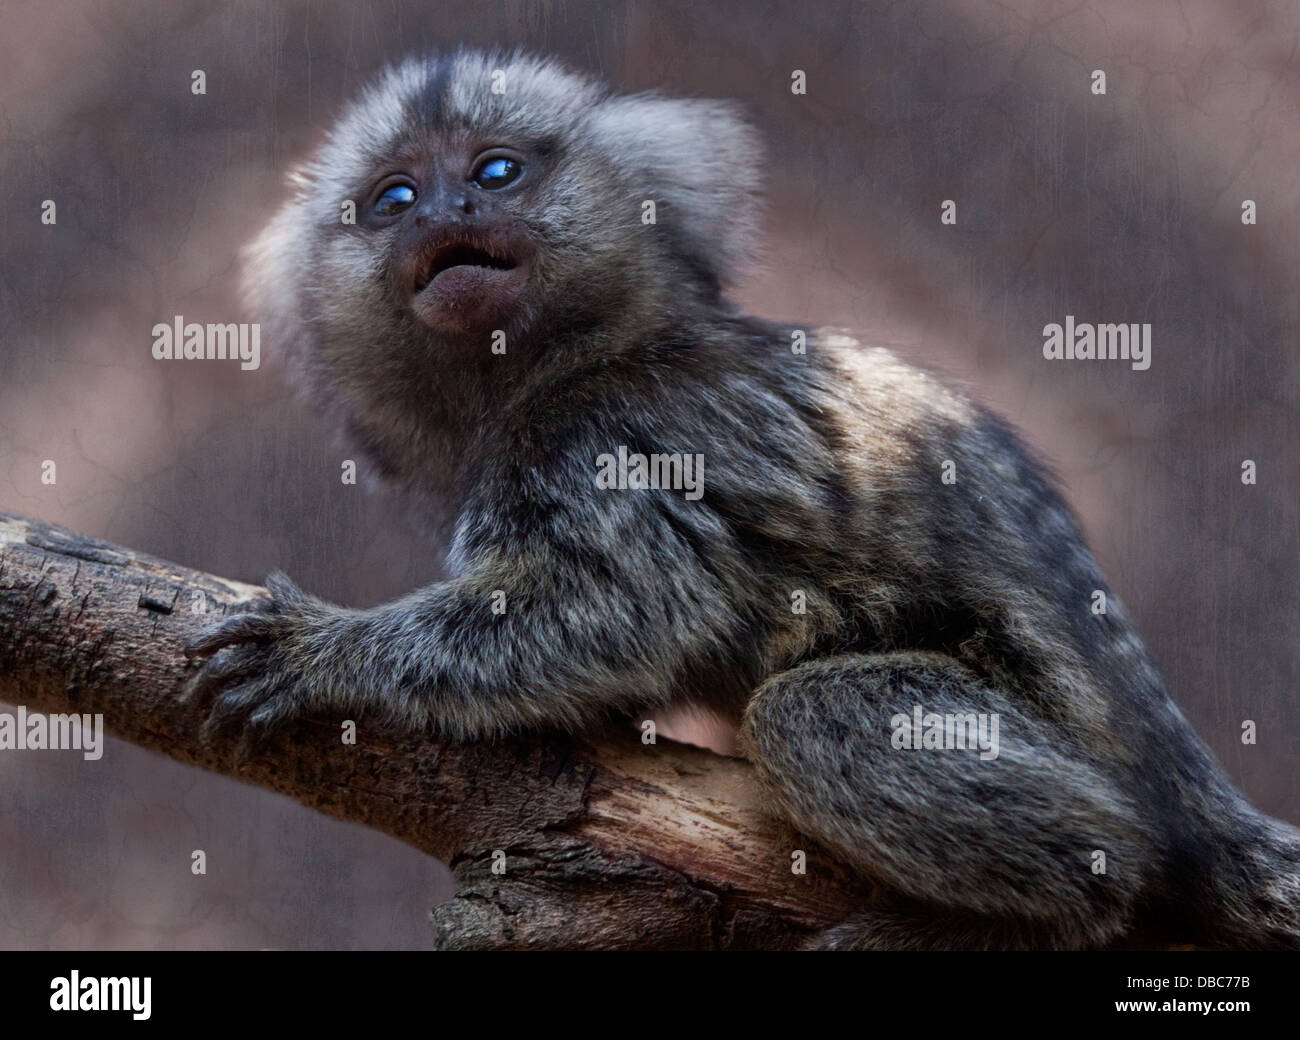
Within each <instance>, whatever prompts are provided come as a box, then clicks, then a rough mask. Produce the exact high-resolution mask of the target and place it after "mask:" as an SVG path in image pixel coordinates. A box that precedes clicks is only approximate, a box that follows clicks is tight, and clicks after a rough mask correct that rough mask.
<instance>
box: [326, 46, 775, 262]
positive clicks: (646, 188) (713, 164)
mask: <svg viewBox="0 0 1300 1040" xmlns="http://www.w3.org/2000/svg"><path fill="white" fill-rule="evenodd" d="M439 80H441V84H442V96H441V99H440V100H441V104H442V107H441V109H440V112H439V116H438V121H439V122H443V123H448V124H450V125H453V126H456V125H459V126H465V127H480V128H484V129H489V130H491V131H492V132H493V133H495V134H498V135H500V136H501V137H502V138H503V140H502V142H501V143H503V144H509V143H510V142H509V137H510V135H512V134H517V135H519V136H521V137H528V136H536V135H547V136H555V135H557V134H558V135H559V136H560V137H562V139H563V140H564V141H565V142H566V144H567V145H568V147H569V150H570V151H571V152H576V153H578V154H575V155H572V156H571V158H572V159H573V160H574V161H579V162H580V161H581V159H582V154H581V153H583V152H584V151H587V152H594V153H598V154H599V156H600V158H601V159H602V160H604V162H605V163H606V164H608V166H610V167H612V168H613V169H615V170H617V171H618V173H619V175H620V178H621V180H622V181H623V183H624V185H625V186H626V188H627V189H628V195H627V203H628V204H629V205H635V206H636V207H637V212H636V214H635V219H636V221H638V222H639V220H640V206H641V204H642V203H643V202H644V201H646V200H653V201H654V202H655V204H656V220H657V222H658V223H659V224H661V225H664V226H665V227H666V228H667V229H668V230H671V231H672V232H673V233H674V234H675V235H676V237H677V238H678V240H679V241H681V242H682V243H683V244H684V246H685V247H686V249H687V250H688V251H689V252H690V253H691V254H693V255H694V256H696V257H698V258H701V259H703V260H705V261H706V262H707V263H708V265H709V267H710V268H711V269H712V270H713V272H714V273H715V274H716V276H717V277H718V279H719V280H720V281H726V280H727V279H729V278H730V277H732V276H733V275H734V273H735V270H736V268H737V266H738V265H740V264H743V263H745V262H747V261H748V260H750V259H751V258H752V254H753V250H754V244H755V242H756V240H757V224H758V213H759V190H760V186H761V177H760V170H761V164H762V148H761V146H760V143H759V140H758V136H757V134H756V133H755V132H754V130H753V129H752V128H751V127H750V126H749V125H748V124H747V123H746V122H745V120H744V119H743V117H742V116H741V115H740V114H739V111H738V110H737V108H736V107H735V106H733V105H731V104H729V103H727V102H724V101H709V100H701V99H679V98H669V97H664V96H662V95H659V94H654V93H650V94H613V93H610V92H609V91H608V90H607V89H606V88H605V87H603V86H601V85H600V84H598V83H597V82H595V81H594V80H592V79H589V78H588V77H586V76H583V75H580V74H578V73H575V72H572V71H570V70H568V69H566V68H565V67H564V66H562V65H560V64H559V63H557V62H554V61H548V60H544V59H540V58H535V57H531V56H528V55H523V54H514V55H509V56H507V55H503V54H494V53H485V52H481V51H462V52H457V53H456V54H454V55H452V56H450V57H448V58H445V59H442V60H437V59H431V60H415V59H413V60H408V61H405V62H403V63H401V64H400V65H397V66H394V67H392V68H390V69H389V70H388V71H387V72H385V73H384V74H383V75H382V76H381V77H380V79H379V80H378V81H377V82H376V83H375V84H374V85H373V86H372V87H370V88H369V89H367V90H366V91H365V92H363V93H362V95H361V96H360V97H359V98H358V99H357V100H356V101H355V102H353V103H352V104H351V105H350V106H349V107H348V108H347V110H346V111H345V112H344V113H343V115H342V116H341V117H340V119H339V121H338V123H337V124H336V126H335V127H334V129H333V130H332V131H331V133H330V135H329V141H328V143H327V145H326V146H325V148H324V149H323V150H322V155H328V164H325V163H320V162H313V163H309V164H307V165H306V166H305V167H303V168H302V171H301V179H302V181H303V182H304V184H306V185H312V184H314V185H315V186H316V188H317V189H319V187H321V186H322V185H325V184H326V183H328V182H330V181H332V180H333V179H335V178H340V177H342V176H344V174H345V171H346V172H347V174H351V175H359V174H360V173H362V172H363V171H367V170H370V169H372V168H373V167H374V165H375V163H376V162H377V161H380V160H382V159H383V158H384V157H385V156H384V154H383V153H384V149H385V148H386V147H388V146H389V144H390V143H391V142H392V141H394V140H397V139H399V138H400V137H401V135H403V134H404V133H406V132H409V129H410V126H411V124H412V122H413V118H418V117H417V114H416V113H415V112H414V110H413V109H414V106H416V105H418V104H420V103H421V102H422V100H423V99H424V96H425V94H426V92H427V91H428V90H429V88H430V87H431V86H433V85H434V84H435V83H436V82H437V81H439ZM495 84H499V85H500V87H503V88H504V89H503V90H502V91H499V92H498V91H494V89H493V87H494V85H495ZM329 187H330V188H334V187H337V188H338V191H335V192H329V193H327V194H338V193H339V192H341V191H343V190H344V189H345V188H346V187H347V185H346V183H344V182H343V181H340V182H339V183H338V184H337V185H334V184H332V183H331V184H329ZM315 194H318V191H317V192H306V193H304V198H310V197H311V196H312V195H315ZM322 216H323V217H325V218H326V219H334V214H333V213H332V212H331V213H329V214H325V213H324V212H323V211H322Z"/></svg>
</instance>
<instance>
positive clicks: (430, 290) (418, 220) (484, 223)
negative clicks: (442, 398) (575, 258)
mask: <svg viewBox="0 0 1300 1040" xmlns="http://www.w3.org/2000/svg"><path fill="white" fill-rule="evenodd" d="M534 176H535V171H532V170H530V169H529V165H528V163H527V161H526V160H525V158H524V157H523V156H522V155H520V154H519V153H518V152H515V151H513V150H511V149H507V148H489V149H486V150H480V151H477V152H473V153H471V152H470V151H469V150H468V149H463V150H461V149H458V150H455V151H452V152H449V153H446V154H440V155H431V156H427V157H425V158H424V159H423V160H422V161H420V162H416V163H411V164H409V165H408V166H407V167H406V168H405V169H399V170H395V171H394V172H392V173H390V174H388V175H386V176H384V177H382V178H381V179H380V180H378V181H377V182H376V184H375V186H374V189H373V190H372V192H371V195H370V198H369V200H368V202H367V206H366V212H365V221H366V226H368V227H370V228H371V229H373V230H375V231H379V230H381V229H385V228H393V229H395V231H396V234H395V236H394V238H393V247H392V254H391V261H390V265H389V277H390V279H391V281H392V288H393V293H394V296H395V297H396V299H397V300H398V302H399V303H400V304H402V305H403V306H407V307H410V309H411V311H412V313H413V314H414V315H415V316H416V318H417V319H418V320H419V321H421V322H423V323H424V324H425V325H427V326H428V327H429V328H430V329H432V330H433V331H435V332H437V333H440V334H442V335H445V336H446V335H450V336H479V335H486V334H487V333H489V332H490V331H491V330H492V329H494V328H498V327H500V326H501V325H502V324H504V322H505V320H506V319H507V318H508V317H509V316H510V315H511V314H513V313H514V312H515V311H516V310H517V309H518V307H519V304H520V299H521V296H522V294H523V291H524V289H525V287H526V286H527V284H528V279H529V275H530V274H531V272H532V261H533V259H534V256H535V253H536V250H535V246H534V244H533V243H532V241H531V239H530V237H529V235H528V233H527V230H526V228H525V226H524V223H523V221H521V220H520V219H519V218H518V217H517V216H516V215H515V213H514V212H513V207H512V206H511V199H512V197H514V196H517V195H518V193H520V192H522V191H526V190H527V189H528V187H529V183H530V181H531V180H532V179H534Z"/></svg>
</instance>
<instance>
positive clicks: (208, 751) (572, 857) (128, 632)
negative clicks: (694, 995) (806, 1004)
mask: <svg viewBox="0 0 1300 1040" xmlns="http://www.w3.org/2000/svg"><path fill="white" fill-rule="evenodd" d="M263 594H264V591H263V590H262V589H260V588H258V587H256V586H253V585H246V584H243V583H240V582H236V581H229V580H226V579H224V578H219V577H216V576H214V575H211V574H204V573H201V572H199V571H192V570H188V569H186V568H184V567H180V566H177V565H176V564H173V563H168V562H166V561H163V560H159V559H155V558H152V557H149V556H145V555H143V554H141V553H137V552H133V551H131V550H129V549H124V548H121V547H119V546H115V545H110V544H107V543H105V542H100V541H97V540H95V539H92V538H87V537H85V536H84V535H79V534H76V533H74V532H72V531H68V530H65V529H63V528H59V527H55V526H52V525H50V524H46V523H42V522H40V521H36V520H28V519H24V518H21V517H17V516H14V515H12V514H8V513H3V512H0V699H3V700H5V701H8V702H10V703H13V704H22V705H25V706H26V707H27V708H28V710H29V711H38V712H48V713H57V712H82V713H102V714H103V716H104V725H105V728H106V730H107V731H108V732H110V733H112V734H114V735H116V736H118V737H120V738H122V739H123V740H128V741H131V742H132V743H134V744H139V745H141V746H142V747H147V748H151V749H153V750H155V751H158V752H161V753H162V754H165V755H168V756H170V757H171V758H175V759H179V760H181V761H183V762H189V763H191V764H193V765H198V766H202V767H204V768H206V769H211V770H214V771H216V772H219V773H224V774H226V775H228V776H234V777H237V778H238V779H241V780H244V781H246V782H248V783H252V784H257V785H259V786H261V787H266V788H269V789H271V790H274V791H279V792H280V793H282V794H287V795H289V796H290V797H292V798H294V799H296V800H297V801H299V802H301V803H302V804H304V805H307V806H310V807H312V808H314V809H319V810H320V811H322V812H325V813H328V814H329V815H331V816H336V817H339V818H341V819H346V820H355V821H358V822H360V823H364V824H367V825H369V826H371V827H375V828H377V829H378V830H381V831H384V832H385V833H387V834H391V835H393V836H394V837H396V838H399V839H401V840H402V841H405V842H407V843H408V844H410V845H413V846H415V847H416V848H419V849H423V850H424V851H425V852H427V853H429V854H430V855H432V856H436V857H438V858H439V859H441V860H443V861H445V862H447V863H448V864H449V865H450V866H451V867H452V869H453V871H454V872H455V875H456V879H457V893H456V896H455V897H454V898H453V899H452V900H451V901H449V902H447V903H444V904H442V905H441V906H439V907H436V908H435V909H434V912H433V922H434V929H435V938H434V941H435V944H436V945H437V947H438V948H440V949H515V948H562V949H610V948H640V949H682V948H689V949H753V948H765V949H776V948H786V947H791V946H797V945H799V944H800V943H802V942H803V941H804V940H805V939H806V938H807V937H809V936H810V935H812V934H814V933H815V932H817V931H818V930H820V929H821V928H824V927H826V926H827V925H829V924H832V923H834V922H835V921H837V920H840V919H842V918H843V917H845V916H846V915H847V914H849V913H850V912H852V910H853V909H854V908H855V907H860V906H861V905H862V903H863V902H864V901H866V899H867V898H868V897H869V892H868V890H867V887H866V886H865V885H864V883H862V882H861V881H858V880H857V879H855V878H854V877H853V876H852V875H851V874H850V873H849V872H848V871H846V870H844V869H842V868H841V867H840V866H838V865H837V864H836V863H834V862H833V861H832V860H830V859H829V857H828V856H827V855H826V854H825V853H823V852H822V851H821V850H819V849H818V848H816V847H815V846H814V845H812V844H811V843H809V842H808V841H807V840H806V839H802V838H800V837H798V836H797V835H795V834H794V833H792V832H791V831H790V830H789V829H788V828H786V827H784V826H782V825H781V824H779V823H777V822H776V821H775V820H773V819H771V818H769V817H767V816H766V815H765V814H764V813H763V812H762V807H761V805H760V799H759V792H758V790H757V788H756V786H755V784H754V780H753V776H752V771H751V768H750V766H749V765H748V764H747V763H746V762H744V761H742V760H739V759H733V758H726V757H723V756H720V755H715V754H713V753H711V752H708V751H704V750H701V749H697V748H693V747H689V746H686V745H681V744H674V743H671V742H669V741H666V740H663V739H660V741H659V743H657V744H654V745H645V744H642V743H641V741H640V739H639V735H638V734H637V733H635V732H631V733H628V734H625V735H623V734H620V735H601V736H598V737H591V738H584V739H578V738H568V737H562V736H553V735H549V736H538V737H534V738H531V739H528V740H516V741H511V742H502V743H498V744H468V745H456V744H452V743H444V742H442V741H440V740H439V739H437V737H436V736H435V735H430V734H409V733H401V732H396V731H393V730H388V729H383V728H381V727H380V726H378V725H377V724H375V723H370V722H367V721H366V720H364V719H358V720H357V742H356V743H355V744H352V745H348V744H344V743H343V742H342V741H341V739H340V732H341V730H340V720H339V719H335V718H325V717H320V718H308V719H303V720H301V721H299V722H297V723H294V724H293V725H292V726H290V727H288V728H286V729H285V730H284V731H283V732H282V733H281V734H279V735H278V736H277V737H276V738H275V739H274V740H273V741H272V743H271V745H270V746H269V747H268V748H267V749H266V750H265V751H263V752H262V753H260V754H259V755H257V756H255V757H254V758H252V759H250V760H249V761H248V762H247V763H245V764H244V765H243V766H242V767H236V765H235V762H234V748H235V740H234V738H221V739H218V740H215V741H213V742H212V743H204V742H202V741H200V739H199V736H198V733H199V725H200V723H201V721H202V718H203V706H202V705H200V704H191V705H183V704H181V703H180V701H179V699H178V696H177V694H178V693H179V691H180V689H181V686H182V684H183V683H184V681H185V678H186V677H187V675H188V674H189V672H190V671H191V669H193V668H196V667H197V664H196V663H191V662H187V661H186V660H185V658H184V657H183V656H182V654H181V647H182V645H183V643H184V642H185V640H186V639H187V638H188V637H189V635H190V634H191V633H193V632H194V631H195V630H196V629H198V628H199V627H201V626H202V625H204V624H206V623H208V622H209V621H210V620H212V619H213V618H215V617H217V616H219V615H221V614H226V613H231V612H234V611H237V610H240V609H242V608H244V607H245V606H246V605H247V604H249V603H250V602H251V601H252V600H254V599H256V598H257V597H259V596H261V595H263ZM205 610H206V612H205ZM496 850H501V851H503V852H504V853H505V873H504V874H494V873H493V871H492V865H493V853H494V851H496ZM795 850H803V851H804V852H805V853H806V855H807V871H806V873H804V874H796V873H794V872H793V871H792V869H791V865H792V858H791V857H792V853H793V852H794V851H795Z"/></svg>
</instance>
